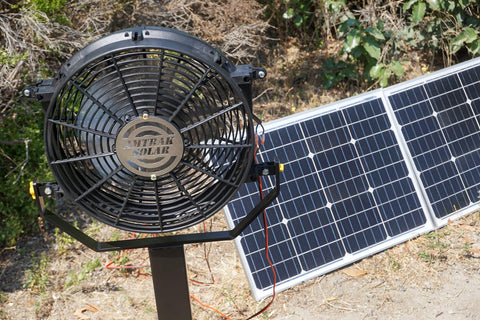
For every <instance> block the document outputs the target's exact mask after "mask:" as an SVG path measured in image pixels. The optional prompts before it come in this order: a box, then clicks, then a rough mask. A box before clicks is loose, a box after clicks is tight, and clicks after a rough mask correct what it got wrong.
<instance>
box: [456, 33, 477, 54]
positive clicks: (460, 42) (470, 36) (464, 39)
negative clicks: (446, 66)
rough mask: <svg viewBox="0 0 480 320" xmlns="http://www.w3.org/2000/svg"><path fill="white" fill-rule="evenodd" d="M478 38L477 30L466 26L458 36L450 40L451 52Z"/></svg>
mask: <svg viewBox="0 0 480 320" xmlns="http://www.w3.org/2000/svg"><path fill="white" fill-rule="evenodd" d="M477 39H478V31H477V30H475V29H473V28H470V27H467V28H465V29H464V30H463V31H462V32H461V33H460V34H459V35H458V36H456V37H455V38H453V39H452V41H451V42H450V51H451V53H456V52H457V51H458V50H460V49H461V48H462V47H463V46H464V44H465V43H472V42H474V41H475V40H477Z"/></svg>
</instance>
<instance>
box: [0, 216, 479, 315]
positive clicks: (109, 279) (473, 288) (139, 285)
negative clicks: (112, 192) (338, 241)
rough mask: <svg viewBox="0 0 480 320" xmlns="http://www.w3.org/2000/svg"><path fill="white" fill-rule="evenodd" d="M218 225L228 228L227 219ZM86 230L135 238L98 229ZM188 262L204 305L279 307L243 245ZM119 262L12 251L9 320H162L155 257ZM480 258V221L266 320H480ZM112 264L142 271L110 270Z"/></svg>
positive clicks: (227, 245)
mask: <svg viewBox="0 0 480 320" xmlns="http://www.w3.org/2000/svg"><path fill="white" fill-rule="evenodd" d="M207 225H209V224H207ZM212 225H213V228H219V227H220V228H222V226H223V225H224V222H223V216H222V215H221V214H218V215H216V216H214V217H213V218H212ZM198 228H199V227H198ZM86 231H87V232H88V233H89V234H92V235H95V236H96V237H98V238H100V239H102V238H105V237H111V236H115V237H117V236H121V237H125V236H127V237H128V236H129V235H128V234H127V233H123V232H122V233H121V234H118V231H114V230H113V229H110V228H109V227H106V226H100V225H98V224H92V225H90V226H89V227H88V228H87V230H86ZM54 238H55V239H54ZM185 254H186V262H187V268H188V277H189V279H190V284H189V288H190V294H191V295H192V296H193V297H195V298H196V299H198V300H199V301H201V302H202V303H203V304H205V305H209V306H211V307H212V308H215V309H216V310H218V311H219V312H222V313H223V314H225V315H226V316H228V317H229V318H231V319H246V318H248V317H249V316H251V315H253V314H254V313H255V312H257V311H258V310H260V309H261V308H262V307H263V306H264V305H266V304H267V303H268V302H269V301H270V298H267V299H265V300H264V301H259V302H257V301H255V300H254V299H253V297H252V296H251V294H250V289H249V287H248V283H247V279H246V276H245V274H244V271H243V268H242V266H241V264H240V261H239V258H238V255H237V252H236V249H235V247H234V244H233V242H231V241H227V242H221V243H212V244H206V245H204V244H197V245H188V246H186V247H185ZM117 258H118V256H117V255H115V254H114V253H113V254H112V253H95V252H93V251H91V250H89V249H87V248H85V247H84V246H82V245H80V244H78V243H76V242H74V241H72V240H71V239H69V238H68V237H65V236H64V235H62V234H58V233H57V234H55V233H52V232H50V233H49V234H47V235H39V236H37V237H34V238H30V239H26V240H25V241H24V242H22V243H19V244H18V245H17V246H16V247H12V248H5V249H3V250H2V251H1V252H0V290H1V291H0V319H72V320H78V319H80V320H84V319H85V320H86V319H92V320H93V319H156V309H155V300H154V293H153V285H152V279H151V270H150V268H149V267H148V264H149V260H148V252H147V251H146V250H144V249H139V250H134V251H131V252H129V253H125V254H124V255H123V256H122V257H120V258H119V259H117ZM479 259H480V213H475V214H472V215H469V216H467V217H464V218H462V219H460V220H458V221H455V222H452V223H451V224H449V225H448V226H446V227H444V228H442V229H439V230H437V231H435V232H432V233H429V234H427V235H424V236H421V237H419V238H417V239H414V240H410V241H408V242H406V243H403V244H400V245H397V246H395V247H394V248H392V249H389V250H387V251H384V252H382V253H380V254H377V255H374V256H372V257H369V258H366V259H364V260H362V261H360V262H358V263H356V264H354V265H351V266H348V267H346V268H344V269H341V270H338V271H335V272H332V273H330V274H326V275H323V276H320V277H318V278H315V279H312V280H310V281H307V282H305V283H303V284H300V285H297V286H295V287H293V288H291V289H288V290H286V291H283V292H280V293H277V296H276V299H275V301H274V302H273V304H272V305H271V307H270V308H269V309H268V310H267V311H266V312H265V313H264V314H262V315H260V316H258V317H257V319H275V320H280V319H289V320H296V319H298V320H300V319H302V320H303V319H305V320H309V319H480V303H479V302H480V272H479V271H480V264H479V262H480V260H479ZM110 261H114V263H113V264H111V266H117V267H118V266H119V265H121V264H123V265H135V266H142V267H140V268H131V269H124V268H120V269H107V268H106V267H105V266H106V265H107V264H108V263H109V262H110ZM191 307H192V314H193V318H194V319H225V318H224V317H222V316H221V315H219V314H218V313H217V312H215V311H213V310H211V309H209V308H207V307H205V306H202V305H200V303H199V302H197V301H195V300H193V299H192V300H191Z"/></svg>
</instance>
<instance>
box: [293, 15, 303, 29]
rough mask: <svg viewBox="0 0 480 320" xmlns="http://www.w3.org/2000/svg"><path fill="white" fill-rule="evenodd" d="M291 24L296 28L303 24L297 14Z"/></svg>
mask: <svg viewBox="0 0 480 320" xmlns="http://www.w3.org/2000/svg"><path fill="white" fill-rule="evenodd" d="M293 23H294V24H295V25H296V26H297V27H300V26H301V25H302V23H303V17H302V16H301V15H299V14H297V16H296V17H295V19H293Z"/></svg>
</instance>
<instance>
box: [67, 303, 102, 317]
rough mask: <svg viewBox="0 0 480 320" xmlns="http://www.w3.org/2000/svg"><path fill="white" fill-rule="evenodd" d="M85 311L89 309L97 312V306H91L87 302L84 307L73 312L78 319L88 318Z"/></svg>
mask: <svg viewBox="0 0 480 320" xmlns="http://www.w3.org/2000/svg"><path fill="white" fill-rule="evenodd" d="M86 311H91V312H98V308H97V307H95V306H92V305H91V304H88V305H86V306H84V307H81V308H77V309H76V310H75V312H74V313H73V315H74V316H76V317H77V318H78V319H80V320H90V317H88V316H87V315H85V314H84V312H86Z"/></svg>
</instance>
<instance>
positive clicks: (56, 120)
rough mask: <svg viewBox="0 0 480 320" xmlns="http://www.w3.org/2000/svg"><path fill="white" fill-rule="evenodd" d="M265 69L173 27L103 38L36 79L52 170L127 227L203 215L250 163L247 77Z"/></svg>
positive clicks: (103, 214) (104, 215) (183, 223)
mask: <svg viewBox="0 0 480 320" xmlns="http://www.w3.org/2000/svg"><path fill="white" fill-rule="evenodd" d="M264 75H265V70H264V69H261V68H253V67H251V66H250V65H247V66H235V65H233V64H232V63H231V62H230V61H229V60H228V59H226V58H225V56H224V55H223V54H222V53H221V52H219V51H218V50H216V49H214V48H213V47H211V46H210V45H209V44H207V43H205V42H204V41H202V40H200V39H198V38H196V37H194V36H192V35H189V34H186V33H183V32H180V31H177V30H172V29H168V28H159V27H136V28H132V29H128V30H122V31H119V32H116V33H113V34H111V35H108V36H106V37H103V38H101V39H99V40H97V41H96V42H93V43H92V44H90V45H88V46H87V47H85V48H84V49H82V50H81V51H79V52H78V53H77V54H75V55H74V56H73V57H72V58H71V59H70V60H69V61H68V62H67V63H65V64H64V65H63V66H62V67H61V69H60V72H59V74H58V75H57V77H56V78H55V79H53V81H48V82H45V85H44V86H43V88H42V85H40V86H37V88H36V94H37V99H38V100H40V101H42V102H43V103H44V105H47V104H48V108H47V109H46V119H45V150H46V154H47V160H48V162H49V164H50V167H51V170H52V173H53V175H54V176H55V178H56V180H57V183H58V184H59V186H60V187H61V189H62V190H63V192H64V193H65V194H66V195H67V196H68V197H70V198H72V199H73V200H74V201H75V202H76V203H77V204H78V205H79V206H80V207H82V208H83V209H84V210H86V211H87V212H88V213H90V214H91V215H93V216H94V217H96V218H97V219H99V220H100V221H102V222H104V223H107V224H109V225H112V226H114V227H117V228H120V229H124V230H130V231H137V232H170V231H174V230H178V229H182V228H185V227H188V226H191V225H194V224H196V223H198V222H201V221H203V220H205V219H207V218H208V217H210V216H211V215H213V214H214V213H216V212H217V211H218V210H219V209H221V208H222V207H223V206H224V205H225V204H226V203H227V202H228V201H229V200H230V199H231V198H232V197H233V195H234V194H235V192H236V191H237V190H238V189H239V187H240V186H241V185H242V184H243V183H244V182H245V180H246V178H247V176H248V174H249V170H250V167H251V166H252V161H253V157H254V149H255V138H254V121H255V117H254V116H253V114H252V110H251V92H250V90H251V82H252V80H254V79H256V78H259V77H263V76H264ZM45 87H48V88H47V89H45Z"/></svg>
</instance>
